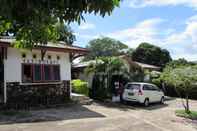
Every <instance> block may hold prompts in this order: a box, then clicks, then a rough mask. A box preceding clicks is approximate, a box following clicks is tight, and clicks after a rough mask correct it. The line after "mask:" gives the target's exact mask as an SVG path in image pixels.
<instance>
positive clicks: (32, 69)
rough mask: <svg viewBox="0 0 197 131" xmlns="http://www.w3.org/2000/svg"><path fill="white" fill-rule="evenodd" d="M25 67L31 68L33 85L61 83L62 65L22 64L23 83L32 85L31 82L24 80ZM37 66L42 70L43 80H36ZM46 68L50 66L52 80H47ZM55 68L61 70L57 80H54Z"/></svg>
mask: <svg viewBox="0 0 197 131" xmlns="http://www.w3.org/2000/svg"><path fill="white" fill-rule="evenodd" d="M25 65H30V66H31V77H32V80H31V83H47V82H59V81H61V71H60V65H59V64H34V63H22V64H21V68H22V72H21V77H22V83H30V82H26V81H25V80H24V66H25ZM35 65H40V68H41V72H40V75H41V80H35ZM44 66H49V68H50V72H49V75H50V80H45V70H44ZM54 66H56V67H58V68H59V76H58V77H59V79H58V80H55V78H54Z"/></svg>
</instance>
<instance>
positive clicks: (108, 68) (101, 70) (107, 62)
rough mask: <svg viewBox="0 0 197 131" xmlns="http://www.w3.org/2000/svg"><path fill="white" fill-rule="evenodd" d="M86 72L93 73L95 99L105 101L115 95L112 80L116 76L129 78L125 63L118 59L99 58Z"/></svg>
mask: <svg viewBox="0 0 197 131" xmlns="http://www.w3.org/2000/svg"><path fill="white" fill-rule="evenodd" d="M85 72H86V73H87V74H89V73H93V74H94V77H93V85H92V93H93V98H98V99H105V98H107V97H111V96H112V94H113V93H114V92H113V91H114V89H113V83H112V78H113V76H114V75H116V76H117V75H121V76H123V75H124V76H123V77H125V78H128V77H129V72H128V70H127V68H126V66H125V65H124V63H123V61H122V60H121V59H120V58H117V57H99V58H97V59H96V62H95V63H92V64H90V65H89V66H88V67H87V68H86V70H85Z"/></svg>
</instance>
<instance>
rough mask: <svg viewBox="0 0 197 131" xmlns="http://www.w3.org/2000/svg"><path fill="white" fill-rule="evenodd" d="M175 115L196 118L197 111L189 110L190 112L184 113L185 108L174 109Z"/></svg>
mask: <svg viewBox="0 0 197 131" xmlns="http://www.w3.org/2000/svg"><path fill="white" fill-rule="evenodd" d="M175 113H176V115H177V116H180V117H185V118H189V119H192V120H197V111H191V112H190V113H186V112H185V110H176V111H175Z"/></svg>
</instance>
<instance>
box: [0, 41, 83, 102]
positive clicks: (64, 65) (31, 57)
mask: <svg viewBox="0 0 197 131" xmlns="http://www.w3.org/2000/svg"><path fill="white" fill-rule="evenodd" d="M85 53H87V50H86V49H84V48H80V47H76V46H68V45H62V44H60V43H58V44H55V45H53V44H51V43H50V44H48V45H46V46H38V47H36V48H33V49H32V50H27V49H26V50H25V49H17V48H13V47H11V44H10V41H4V40H0V98H1V101H3V102H4V103H12V104H13V103H17V102H20V101H22V100H20V99H21V98H22V97H25V98H26V100H27V101H26V102H27V103H31V102H32V103H34V101H32V100H31V98H30V97H32V96H36V97H37V96H38V94H39V95H40V94H41V93H40V92H42V95H40V96H39V97H38V101H40V99H42V98H47V99H48V100H47V101H50V102H51V103H53V102H54V101H57V102H58V101H59V99H60V97H62V99H64V97H65V96H67V97H69V96H70V81H71V59H72V58H71V57H72V56H75V57H76V55H77V54H80V55H81V54H85ZM58 95H59V96H60V97H58ZM17 96H20V99H18V97H17ZM53 96H56V99H54V100H53V99H52V98H53ZM41 97H42V98H41ZM14 99H15V100H17V99H18V101H14ZM28 100H29V101H28ZM26 102H25V101H24V103H26ZM24 103H23V104H24ZM35 103H36V102H35ZM35 103H34V104H35ZM38 104H39V103H38Z"/></svg>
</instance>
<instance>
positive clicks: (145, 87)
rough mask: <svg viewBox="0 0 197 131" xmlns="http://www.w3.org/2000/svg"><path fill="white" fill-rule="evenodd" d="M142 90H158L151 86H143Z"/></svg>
mask: <svg viewBox="0 0 197 131" xmlns="http://www.w3.org/2000/svg"><path fill="white" fill-rule="evenodd" d="M143 90H151V91H156V90H159V89H158V88H157V87H156V86H153V85H144V86H143Z"/></svg>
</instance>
